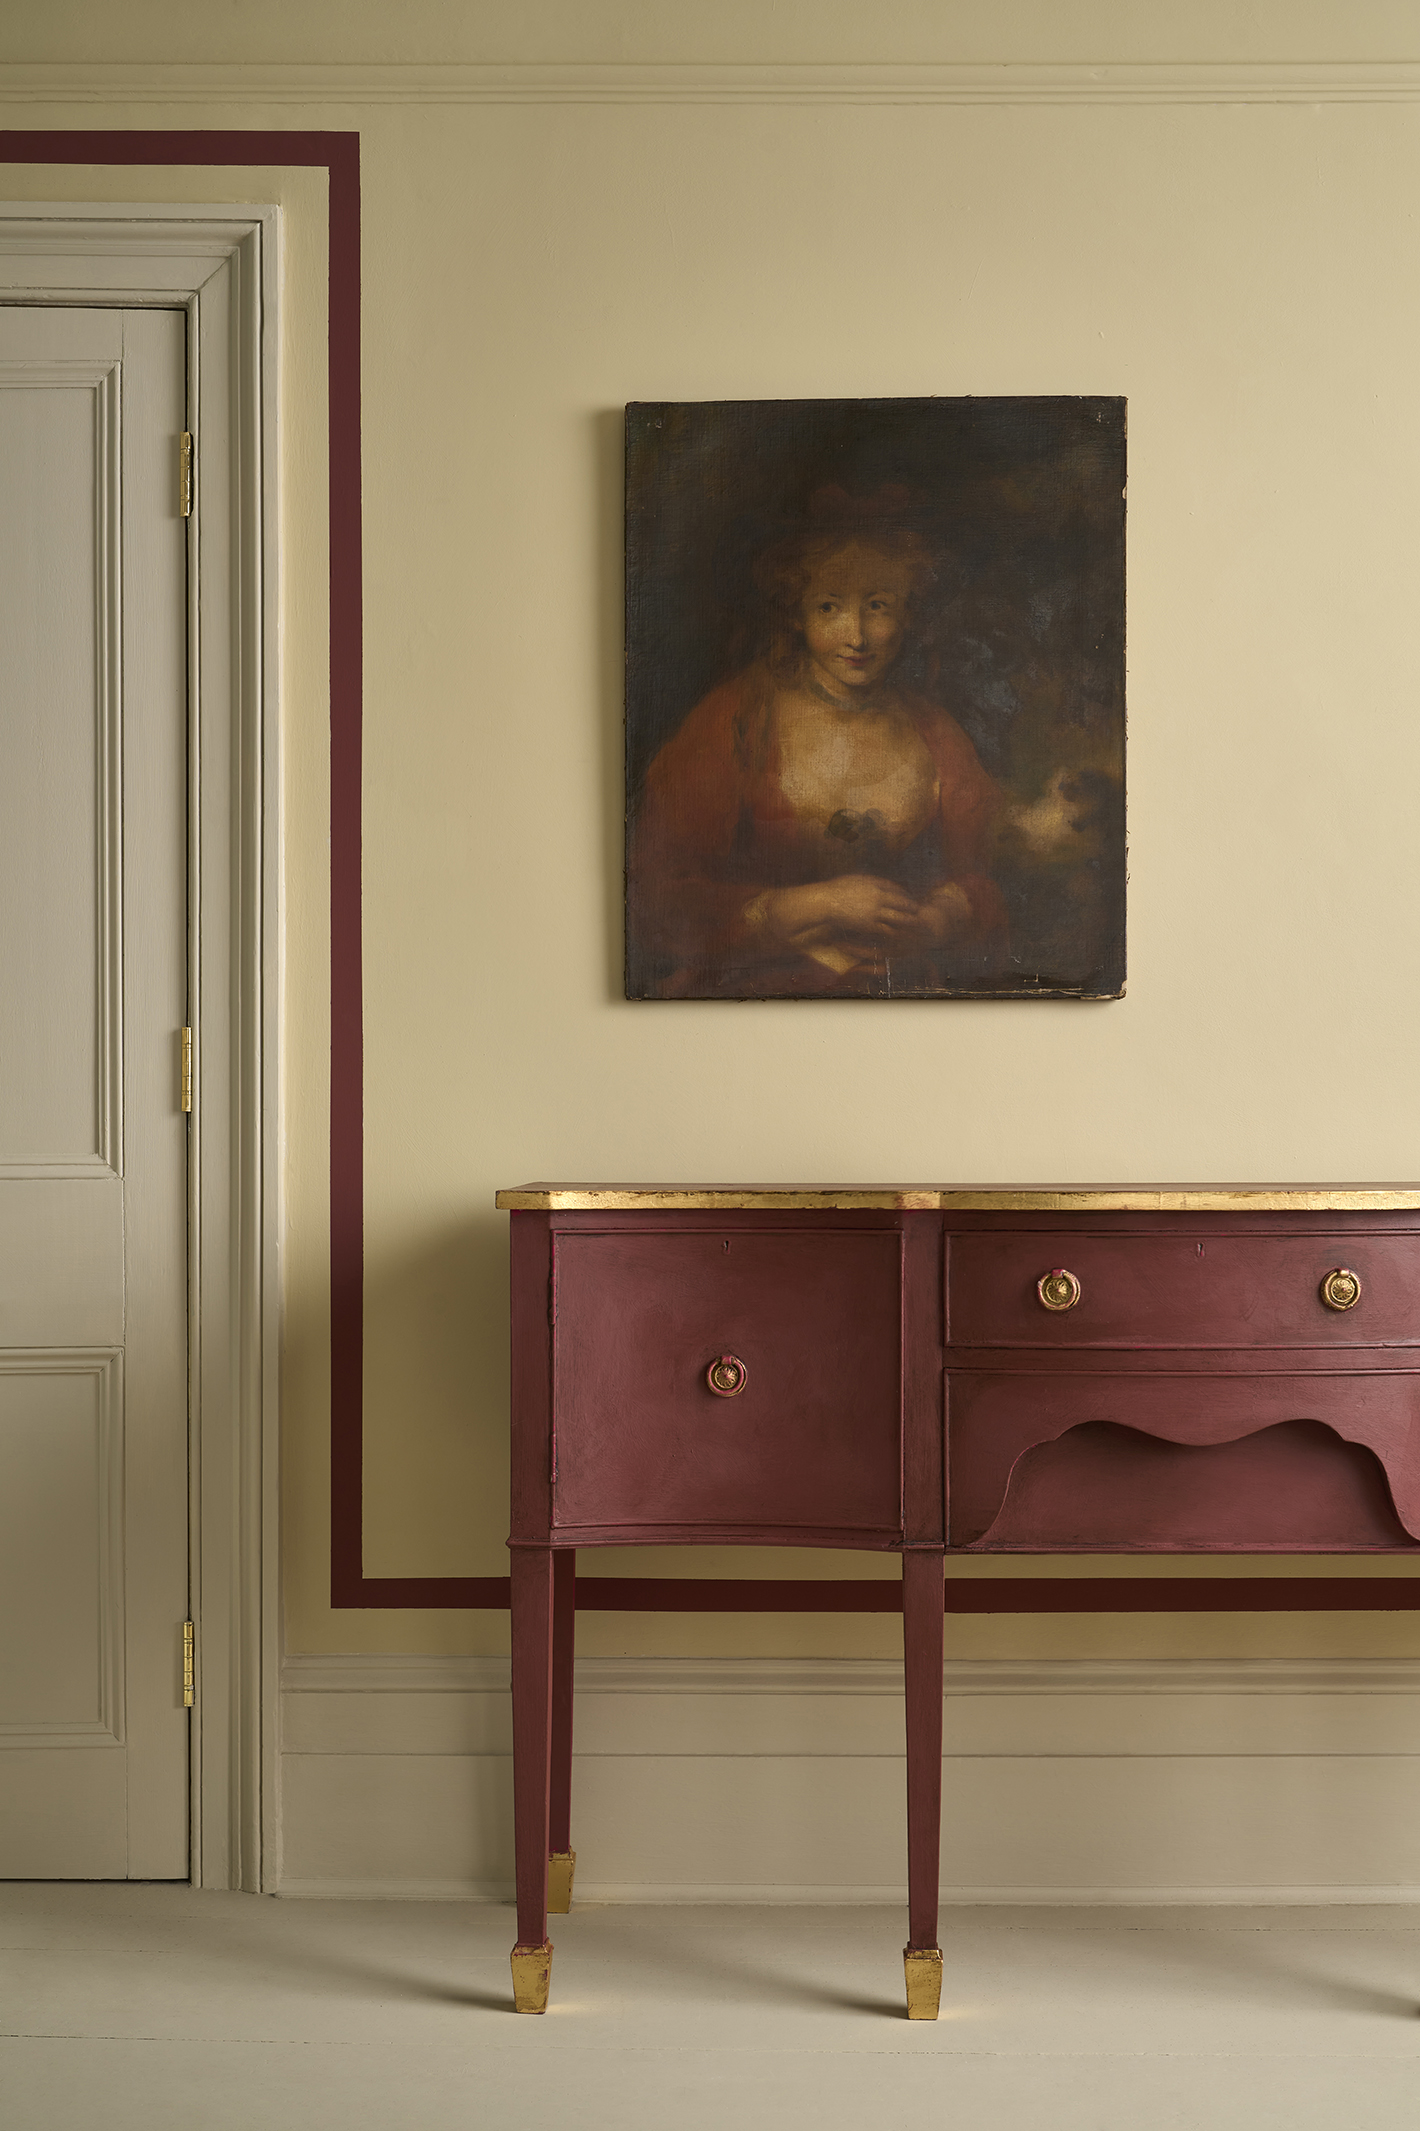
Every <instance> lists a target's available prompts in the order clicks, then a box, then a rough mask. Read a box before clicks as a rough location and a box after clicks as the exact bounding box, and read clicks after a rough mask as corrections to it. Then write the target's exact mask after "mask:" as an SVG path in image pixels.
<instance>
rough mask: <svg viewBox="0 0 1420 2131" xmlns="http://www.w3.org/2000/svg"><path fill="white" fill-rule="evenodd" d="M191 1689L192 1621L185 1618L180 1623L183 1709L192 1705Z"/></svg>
mask: <svg viewBox="0 0 1420 2131" xmlns="http://www.w3.org/2000/svg"><path fill="white" fill-rule="evenodd" d="M192 1690H193V1673H192V1622H191V1621H190V1620H185V1621H184V1622H183V1624H182V1706H183V1708H184V1709H191V1707H192Z"/></svg>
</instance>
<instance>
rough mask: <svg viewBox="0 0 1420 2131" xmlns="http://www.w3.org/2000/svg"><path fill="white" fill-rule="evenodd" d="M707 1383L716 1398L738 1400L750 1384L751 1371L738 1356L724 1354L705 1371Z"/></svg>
mask: <svg viewBox="0 0 1420 2131" xmlns="http://www.w3.org/2000/svg"><path fill="white" fill-rule="evenodd" d="M705 1381H706V1383H707V1384H708V1385H709V1386H710V1389H711V1390H712V1391H713V1392H714V1394H715V1396H716V1398H738V1397H739V1395H740V1393H741V1392H742V1391H743V1390H744V1387H745V1385H746V1384H747V1383H748V1382H749V1371H748V1369H747V1368H746V1367H745V1365H744V1363H743V1362H742V1361H741V1360H740V1358H739V1356H738V1354H722V1355H720V1357H719V1358H718V1360H716V1361H712V1362H711V1364H710V1366H709V1368H708V1369H707V1370H706V1371H705Z"/></svg>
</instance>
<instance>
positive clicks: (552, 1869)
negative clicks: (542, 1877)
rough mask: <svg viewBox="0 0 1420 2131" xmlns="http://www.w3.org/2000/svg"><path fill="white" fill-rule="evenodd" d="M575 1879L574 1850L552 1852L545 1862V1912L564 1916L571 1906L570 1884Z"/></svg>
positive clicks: (575, 1859)
mask: <svg viewBox="0 0 1420 2131" xmlns="http://www.w3.org/2000/svg"><path fill="white" fill-rule="evenodd" d="M576 1877H577V1853H576V1851H575V1850H554V1851H553V1853H552V1855H551V1857H549V1858H548V1860H547V1911H548V1915H549V1916H566V1914H567V1912H568V1910H569V1909H570V1908H571V1906H572V1882H573V1880H574V1879H575V1878H576Z"/></svg>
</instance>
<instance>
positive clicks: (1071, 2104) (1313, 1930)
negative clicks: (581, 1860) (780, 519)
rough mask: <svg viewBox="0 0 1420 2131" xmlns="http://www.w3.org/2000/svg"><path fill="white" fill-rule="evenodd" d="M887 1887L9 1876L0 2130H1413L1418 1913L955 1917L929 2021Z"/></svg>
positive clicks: (3, 1892)
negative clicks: (518, 2009)
mask: <svg viewBox="0 0 1420 2131" xmlns="http://www.w3.org/2000/svg"><path fill="white" fill-rule="evenodd" d="M902 1924H903V1919H902V1916H901V1915H900V1913H899V1912H897V1911H895V1910H892V1911H890V1910H885V1909H771V1908H754V1909H751V1908H738V1909H718V1908H701V1909H664V1908H643V1909H636V1908H614V1909H612V1908H607V1909H597V1908H582V1909H578V1910H574V1911H573V1913H572V1914H571V1915H570V1916H565V1917H558V1918H556V1919H555V1920H554V1925H553V1936H554V1939H555V1942H556V1946H557V1955H556V1959H555V1961H554V1964H553V1999H554V2010H553V2011H552V2012H550V2013H549V2014H548V2015H547V2016H546V2017H545V2018H544V2019H540V2020H538V2019H526V2018H519V2017H517V2016H516V2015H515V2014H514V2013H513V2011H512V2003H511V1993H510V1986H509V1976H508V1961H507V1955H508V1947H509V1944H510V1941H511V1940H512V1937H513V1928H512V1926H513V1918H512V1915H511V1912H510V1911H508V1910H507V1909H502V1908H488V1907H476V1906H473V1905H465V1904H462V1903H446V1904H435V1903H429V1904H419V1903H404V1902H400V1903H396V1902H389V1903H374V1902H370V1903H346V1902H340V1903H337V1902H330V1903H326V1902H319V1903H317V1902H280V1901H270V1900H261V1899H258V1898H255V1897H253V1896H250V1895H230V1894H195V1893H193V1892H192V1891H191V1890H190V1889H188V1888H185V1887H142V1886H138V1887H122V1886H108V1887H93V1886H54V1885H9V1886H6V1887H0V2123H3V2125H4V2127H5V2131H76V2127H81V2126H82V2127H86V2131H87V2127H88V2126H91V2125H92V2126H104V2127H105V2131H168V2127H172V2131H179V2127H181V2131H228V2127H232V2131H237V2127H240V2131H267V2127H271V2131H285V2127H287V2126H291V2127H292V2131H327V2127H328V2131H374V2127H378V2131H386V2127H390V2131H395V2127H398V2131H405V2127H408V2131H454V2127H457V2131H497V2127H499V2126H502V2125H505V2124H506V2125H510V2126H512V2125H517V2126H526V2127H529V2131H541V2127H543V2126H552V2125H557V2126H559V2127H567V2131H602V2127H604V2126H605V2127H612V2126H615V2127H616V2131H652V2127H655V2131H663V2127H664V2131H701V2127H706V2131H711V2127H713V2131H720V2127H729V2131H757V2127H759V2126H764V2127H766V2131H767V2127H770V2126H773V2127H775V2131H784V2127H787V2131H796V2127H798V2126H809V2125H812V2126H814V2127H816V2131H837V2127H840V2126H842V2127H844V2131H847V2127H849V2126H851V2127H853V2131H864V2127H868V2126H876V2125H878V2124H892V2123H894V2122H900V2123H903V2124H911V2125H914V2126H927V2125H931V2126H936V2125H942V2126H948V2125H950V2126H952V2127H954V2131H956V2127H960V2131H968V2127H969V2131H1007V2127H1012V2131H1014V2127H1017V2126H1019V2127H1022V2131H1025V2127H1030V2131H1042V2127H1048V2131H1176V2127H1177V2131H1182V2127H1190V2131H1191V2127H1193V2126H1198V2127H1200V2131H1201V2127H1205V2126H1206V2127H1207V2131H1313V2127H1315V2131H1323V2127H1324V2131H1392V2127H1393V2131H1400V2127H1402V2126H1404V2127H1405V2131H1414V2127H1415V2126H1416V2125H1417V2124H1420V2017H1417V2011H1420V1911H1416V1910H1409V1909H1404V1910H1402V1909H1310V1910H1297V1909H1275V1910H1256V1909H1252V1910H1240V1909H1211V1910H1205V1909H1165V1910H1129V1909H1113V1910H1098V1909H1096V1910H1079V1909H1075V1910H1071V1909H1052V1910H1004V1909H991V1910H974V1911H969V1912H966V1913H958V1914H957V1915H955V1916H951V1917H949V1918H948V1919H947V1920H946V1926H945V1930H944V1937H943V1946H944V1950H945V1955H946V1971H945V1973H946V1983H945V1988H944V1992H943V2018H942V2019H941V2021H940V2022H939V2023H938V2024H937V2025H936V2026H935V2027H933V2026H928V2025H926V2024H925V2023H916V2022H913V2023H910V2024H909V2022H908V2021H907V2020H906V2019H904V2018H903V2016H902V1997H901V1985H902V1967H901V1958H900V1949H901V1944H902V1936H903V1932H902Z"/></svg>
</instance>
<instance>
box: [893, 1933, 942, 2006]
mask: <svg viewBox="0 0 1420 2131" xmlns="http://www.w3.org/2000/svg"><path fill="white" fill-rule="evenodd" d="M902 1965H903V1968H904V1969H905V1971H906V1974H907V2017H908V2019H909V2020H935V2019H936V2017H937V2008H938V2006H939V2005H940V2004H941V2002H942V1955H941V1950H940V1948H938V1947H936V1946H926V1947H922V1946H904V1947H903V1949H902Z"/></svg>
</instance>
